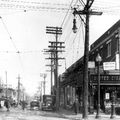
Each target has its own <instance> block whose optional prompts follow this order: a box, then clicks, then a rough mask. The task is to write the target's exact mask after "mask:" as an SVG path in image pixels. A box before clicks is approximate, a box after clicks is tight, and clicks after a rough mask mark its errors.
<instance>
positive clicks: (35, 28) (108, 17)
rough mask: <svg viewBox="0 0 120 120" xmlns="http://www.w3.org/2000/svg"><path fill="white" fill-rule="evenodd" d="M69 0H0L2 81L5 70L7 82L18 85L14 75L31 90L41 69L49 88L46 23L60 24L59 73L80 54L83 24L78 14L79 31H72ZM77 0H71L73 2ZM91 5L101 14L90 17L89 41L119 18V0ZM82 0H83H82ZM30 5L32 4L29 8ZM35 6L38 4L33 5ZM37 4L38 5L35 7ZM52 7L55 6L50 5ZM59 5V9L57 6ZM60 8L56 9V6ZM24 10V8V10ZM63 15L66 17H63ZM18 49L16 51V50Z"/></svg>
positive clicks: (36, 84)
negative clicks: (75, 32)
mask: <svg viewBox="0 0 120 120" xmlns="http://www.w3.org/2000/svg"><path fill="white" fill-rule="evenodd" d="M71 1H72V0H0V16H1V19H0V78H1V81H2V82H4V83H5V71H7V73H8V77H7V78H8V83H9V84H12V85H13V86H14V87H17V76H18V74H20V76H21V83H22V84H23V85H24V86H25V88H26V91H27V92H28V93H30V94H33V93H35V92H36V91H37V87H38V84H39V82H40V81H42V80H43V78H42V77H40V73H47V78H46V81H47V83H46V84H47V89H48V91H49V89H50V74H49V73H48V72H46V70H48V69H50V68H49V67H46V66H45V65H46V64H49V63H50V62H49V61H48V60H45V58H46V57H49V56H47V55H44V54H43V52H42V51H43V49H47V48H48V45H49V43H48V41H55V36H54V35H48V34H46V26H53V27H56V26H58V27H63V35H62V36H61V37H60V41H64V42H65V47H66V48H65V51H66V52H65V53H62V55H60V56H63V57H65V58H66V64H65V61H64V60H63V61H61V62H60V64H62V67H61V68H59V73H62V72H64V70H65V67H67V68H68V67H69V66H70V65H71V64H72V63H74V62H75V61H76V60H77V59H79V58H80V57H81V56H82V55H83V51H84V35H83V31H84V25H83V24H81V20H80V18H79V17H78V16H77V25H78V28H79V26H80V29H79V30H78V32H79V34H78V33H77V34H74V33H73V32H72V23H73V15H72V10H69V12H68V9H69V8H71V6H70V4H71ZM76 1H78V2H77V5H79V7H82V6H80V3H79V0H73V3H72V6H74V4H75V3H76ZM94 1H95V2H94V3H93V6H92V9H93V10H95V11H100V12H103V15H101V16H91V17H90V44H91V43H93V42H94V41H95V40H96V39H97V38H98V37H100V36H101V35H102V34H103V33H104V32H105V31H106V30H107V29H109V28H110V27H111V26H112V25H113V24H114V23H115V22H117V21H118V20H119V18H120V1H119V0H115V1H113V0H94ZM84 2H85V0H84ZM30 6H34V8H33V7H31V8H30ZM36 6H37V7H36ZM38 6H39V8H38ZM53 8H54V9H53ZM59 8H60V9H59ZM58 9H59V10H58ZM24 10H26V11H24ZM65 16H66V17H65ZM18 51H19V52H20V53H17V52H18ZM65 65H66V66H65Z"/></svg>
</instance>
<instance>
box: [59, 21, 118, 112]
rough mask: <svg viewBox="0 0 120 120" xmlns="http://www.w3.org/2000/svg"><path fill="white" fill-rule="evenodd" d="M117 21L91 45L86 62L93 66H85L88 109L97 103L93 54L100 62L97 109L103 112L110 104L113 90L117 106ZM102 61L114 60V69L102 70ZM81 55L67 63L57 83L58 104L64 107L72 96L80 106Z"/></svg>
mask: <svg viewBox="0 0 120 120" xmlns="http://www.w3.org/2000/svg"><path fill="white" fill-rule="evenodd" d="M119 53H120V20H119V21H118V22H116V23H115V24H114V25H113V26H112V27H111V28H109V29H108V30H107V31H106V32H105V33H104V34H103V35H102V36H101V37H100V38H98V39H97V40H96V41H95V42H94V43H93V44H92V45H91V46H90V51H89V61H92V62H94V63H95V67H94V68H89V85H88V86H89V91H88V92H89V108H90V107H91V106H92V107H93V108H94V109H96V106H97V78H98V74H97V66H98V65H97V62H96V56H97V55H98V54H99V55H100V56H101V58H102V61H101V63H100V101H101V103H100V104H101V110H103V111H104V112H106V110H107V108H109V107H111V100H112V95H113V93H114V95H115V100H116V105H117V106H120V103H119V100H120V71H119V70H120V69H119V68H120V64H119V63H120V59H119V58H120V56H119ZM105 63H114V68H113V69H111V67H112V66H111V67H110V66H108V69H105ZM83 69H84V65H83V57H82V58H80V59H79V60H78V61H76V62H75V63H74V64H73V65H71V66H70V67H69V68H68V69H67V70H66V71H65V72H64V73H63V74H62V80H61V82H60V85H61V86H60V87H61V96H62V97H61V98H62V102H61V104H63V105H64V107H67V106H72V104H73V102H74V99H75V97H76V96H77V97H78V98H79V102H80V104H81V108H82V87H83V77H84V76H83Z"/></svg>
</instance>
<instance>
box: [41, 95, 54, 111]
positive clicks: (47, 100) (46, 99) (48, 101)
mask: <svg viewBox="0 0 120 120" xmlns="http://www.w3.org/2000/svg"><path fill="white" fill-rule="evenodd" d="M42 110H55V96H54V95H43V102H42Z"/></svg>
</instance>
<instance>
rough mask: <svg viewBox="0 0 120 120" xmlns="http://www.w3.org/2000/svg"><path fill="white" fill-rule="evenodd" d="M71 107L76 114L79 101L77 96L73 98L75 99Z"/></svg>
mask: <svg viewBox="0 0 120 120" xmlns="http://www.w3.org/2000/svg"><path fill="white" fill-rule="evenodd" d="M73 109H74V112H75V114H76V115H77V114H78V113H79V101H78V98H77V97H76V98H75V101H74V103H73Z"/></svg>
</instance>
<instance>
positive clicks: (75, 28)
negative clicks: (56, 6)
mask: <svg viewBox="0 0 120 120" xmlns="http://www.w3.org/2000/svg"><path fill="white" fill-rule="evenodd" d="M73 15H74V19H73V28H72V30H73V32H74V33H76V32H77V26H76V18H75V14H73Z"/></svg>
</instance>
